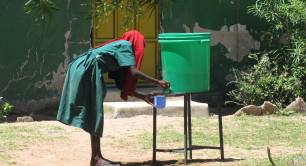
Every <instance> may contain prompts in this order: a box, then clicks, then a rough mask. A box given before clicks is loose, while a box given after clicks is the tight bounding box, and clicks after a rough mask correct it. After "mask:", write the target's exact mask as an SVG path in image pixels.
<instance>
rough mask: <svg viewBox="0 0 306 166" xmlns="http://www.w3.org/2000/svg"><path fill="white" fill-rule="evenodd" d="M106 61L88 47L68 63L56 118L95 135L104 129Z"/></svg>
mask: <svg viewBox="0 0 306 166" xmlns="http://www.w3.org/2000/svg"><path fill="white" fill-rule="evenodd" d="M102 66H103V63H102V61H101V59H99V58H96V54H95V53H94V51H92V50H89V51H87V52H86V53H84V54H82V55H81V56H80V57H78V58H76V59H75V60H74V61H72V62H71V63H70V64H69V66H68V71H67V74H66V78H65V82H64V85H63V90H62V95H61V99H60V105H59V109H58V114H57V120H58V121H60V122H62V123H64V124H67V125H71V126H75V127H79V128H82V129H84V130H85V131H87V132H89V133H90V134H92V135H95V136H99V137H101V136H102V133H103V131H102V130H103V100H104V97H105V95H106V88H105V85H104V82H103V77H102V74H103V71H102V70H103V68H102Z"/></svg>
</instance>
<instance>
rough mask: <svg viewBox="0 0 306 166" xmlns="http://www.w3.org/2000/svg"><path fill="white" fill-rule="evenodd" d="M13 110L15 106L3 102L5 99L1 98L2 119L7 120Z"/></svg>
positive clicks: (0, 116)
mask: <svg viewBox="0 0 306 166" xmlns="http://www.w3.org/2000/svg"><path fill="white" fill-rule="evenodd" d="M12 109H13V106H12V105H11V104H9V103H8V102H5V101H3V97H0V119H1V118H5V117H6V116H7V115H8V114H9V113H10V112H11V111H12Z"/></svg>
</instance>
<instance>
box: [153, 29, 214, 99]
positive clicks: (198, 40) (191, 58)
mask: <svg viewBox="0 0 306 166" xmlns="http://www.w3.org/2000/svg"><path fill="white" fill-rule="evenodd" d="M210 36H211V34H210V33H161V34H159V37H158V41H159V43H160V48H161V62H162V75H163V79H164V80H167V81H169V82H170V92H171V93H177V94H182V93H196V92H207V91H209V88H210Z"/></svg>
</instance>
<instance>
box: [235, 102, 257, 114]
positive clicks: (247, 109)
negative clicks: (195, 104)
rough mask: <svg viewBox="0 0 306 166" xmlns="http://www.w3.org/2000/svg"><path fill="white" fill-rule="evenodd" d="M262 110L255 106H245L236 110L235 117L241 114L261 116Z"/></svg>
mask: <svg viewBox="0 0 306 166" xmlns="http://www.w3.org/2000/svg"><path fill="white" fill-rule="evenodd" d="M261 112H262V108H261V107H258V106H255V105H248V106H245V107H242V108H241V109H240V110H238V111H237V112H236V113H235V115H236V116H240V115H243V114H246V115H257V116H258V115H261V114H262V113H261Z"/></svg>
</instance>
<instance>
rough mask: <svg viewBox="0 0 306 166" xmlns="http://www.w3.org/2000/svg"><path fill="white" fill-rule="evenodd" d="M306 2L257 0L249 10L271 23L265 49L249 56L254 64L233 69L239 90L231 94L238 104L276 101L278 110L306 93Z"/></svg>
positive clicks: (265, 33)
mask: <svg viewBox="0 0 306 166" xmlns="http://www.w3.org/2000/svg"><path fill="white" fill-rule="evenodd" d="M305 9H306V1H304V0H287V1H284V0H260V1H259V0H258V1H256V4H255V5H253V6H251V7H249V12H250V13H251V14H253V15H255V16H257V17H259V18H261V19H262V20H264V21H265V22H266V23H267V24H268V25H269V27H270V28H269V29H268V31H266V32H263V33H262V42H261V43H262V48H261V50H260V51H259V52H257V53H255V54H251V55H249V58H250V60H255V64H254V65H253V66H251V67H249V68H248V69H247V70H245V71H243V70H238V69H234V74H235V81H233V82H231V84H234V85H235V87H236V89H234V90H232V91H230V92H229V93H228V95H229V97H230V98H231V99H232V100H233V101H232V102H235V103H237V104H241V105H248V104H255V105H259V104H262V103H263V102H264V101H271V102H273V103H275V104H276V105H277V106H278V107H279V109H282V108H284V107H285V105H287V104H289V103H290V102H292V101H293V100H294V99H295V98H296V97H298V96H301V97H303V98H305V96H306V11H305Z"/></svg>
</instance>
